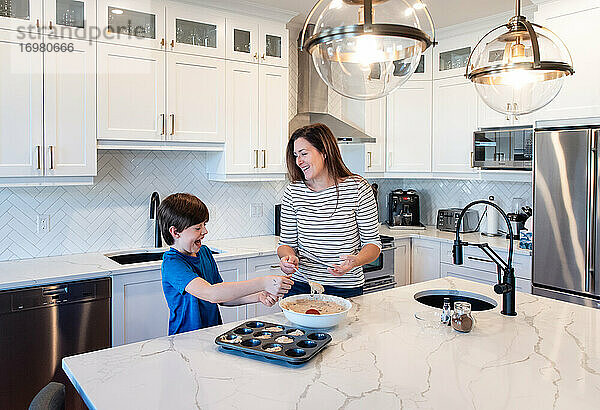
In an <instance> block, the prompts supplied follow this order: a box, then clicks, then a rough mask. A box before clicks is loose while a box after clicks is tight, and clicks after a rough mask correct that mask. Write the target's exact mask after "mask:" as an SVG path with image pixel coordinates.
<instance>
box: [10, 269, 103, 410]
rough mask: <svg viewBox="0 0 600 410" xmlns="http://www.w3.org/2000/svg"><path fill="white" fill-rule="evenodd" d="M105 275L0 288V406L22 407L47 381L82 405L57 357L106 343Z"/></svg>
mask: <svg viewBox="0 0 600 410" xmlns="http://www.w3.org/2000/svg"><path fill="white" fill-rule="evenodd" d="M110 298H111V279H110V278H102V279H94V280H86V281H77V282H66V283H60V284H53V285H47V286H38V287H31V288H21V289H13V290H6V291H1V292H0V408H2V409H26V408H27V407H28V406H29V403H30V402H31V400H32V399H33V397H34V396H35V395H36V394H37V392H38V391H40V390H41V389H42V388H43V387H44V386H45V385H46V384H48V383H49V382H50V381H57V382H60V383H62V384H64V385H65V387H66V406H65V408H66V409H67V410H69V409H77V408H85V405H84V404H83V401H82V400H81V398H80V397H79V396H78V394H77V392H76V391H75V389H74V387H73V385H72V384H71V382H70V381H69V379H68V378H67V376H66V374H65V373H64V371H63V370H62V363H61V362H62V358H63V357H66V356H72V355H75V354H79V353H85V352H89V351H92V350H98V349H103V348H107V347H110V346H111V306H110Z"/></svg>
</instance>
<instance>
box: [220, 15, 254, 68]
mask: <svg viewBox="0 0 600 410" xmlns="http://www.w3.org/2000/svg"><path fill="white" fill-rule="evenodd" d="M258 37H259V35H258V23H256V22H254V21H252V20H250V19H247V18H245V19H237V18H227V39H226V42H227V51H226V53H225V55H226V57H227V58H229V59H232V60H237V61H246V62H249V63H257V62H258V60H259V55H258V52H259V50H258Z"/></svg>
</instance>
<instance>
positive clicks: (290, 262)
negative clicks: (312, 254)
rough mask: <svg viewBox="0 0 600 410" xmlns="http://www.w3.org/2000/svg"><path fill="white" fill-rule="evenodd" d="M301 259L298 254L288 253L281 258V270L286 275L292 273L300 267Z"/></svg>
mask: <svg viewBox="0 0 600 410" xmlns="http://www.w3.org/2000/svg"><path fill="white" fill-rule="evenodd" d="M299 262H300V260H299V259H298V257H297V256H296V255H287V256H284V257H283V258H281V259H279V267H280V268H281V271H282V272H283V273H285V274H286V275H291V274H292V273H294V271H295V270H296V269H298V263H299Z"/></svg>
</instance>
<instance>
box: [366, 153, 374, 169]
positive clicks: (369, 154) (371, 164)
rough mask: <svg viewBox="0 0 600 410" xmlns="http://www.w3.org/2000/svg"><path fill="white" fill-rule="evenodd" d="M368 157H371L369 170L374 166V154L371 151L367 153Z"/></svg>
mask: <svg viewBox="0 0 600 410" xmlns="http://www.w3.org/2000/svg"><path fill="white" fill-rule="evenodd" d="M367 155H368V157H369V165H368V168H371V167H372V166H373V153H372V152H371V151H367Z"/></svg>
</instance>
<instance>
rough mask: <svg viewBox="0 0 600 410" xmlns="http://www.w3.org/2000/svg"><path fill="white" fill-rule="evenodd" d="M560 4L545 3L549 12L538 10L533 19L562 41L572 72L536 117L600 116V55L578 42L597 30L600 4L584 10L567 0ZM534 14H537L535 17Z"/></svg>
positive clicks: (585, 44) (596, 33)
mask: <svg viewBox="0 0 600 410" xmlns="http://www.w3.org/2000/svg"><path fill="white" fill-rule="evenodd" d="M560 3H561V2H556V4H550V5H548V6H546V8H547V9H548V11H544V10H542V11H541V12H540V13H539V16H540V21H539V22H538V21H537V20H536V23H538V24H542V25H544V26H546V27H548V28H549V29H550V30H552V31H553V32H554V33H555V34H556V35H557V36H558V37H559V38H560V39H561V40H562V41H563V42H564V43H565V45H566V47H567V49H568V50H569V52H570V53H571V57H572V59H573V68H574V69H575V75H573V76H572V77H571V76H569V77H567V78H566V79H565V82H564V85H563V88H562V90H561V91H560V92H559V94H558V96H557V97H556V98H555V99H554V101H552V102H551V103H550V104H548V105H547V106H546V107H544V108H542V109H541V110H540V111H539V112H538V115H537V119H557V118H564V119H566V118H582V117H591V116H598V115H600V81H598V66H599V65H600V54H599V53H598V52H597V51H591V50H590V46H589V44H587V43H586V42H585V41H581V38H582V37H586V38H594V37H596V36H598V34H599V33H600V30H599V29H598V20H599V19H600V6H598V5H594V6H591V5H590V6H588V7H585V9H584V10H581V9H580V10H574V7H576V6H574V5H571V4H570V3H569V2H565V3H563V4H560ZM579 7H581V6H579ZM581 8H584V7H581ZM537 16H538V13H536V19H537ZM594 33H595V34H594ZM596 50H597V49H596Z"/></svg>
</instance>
